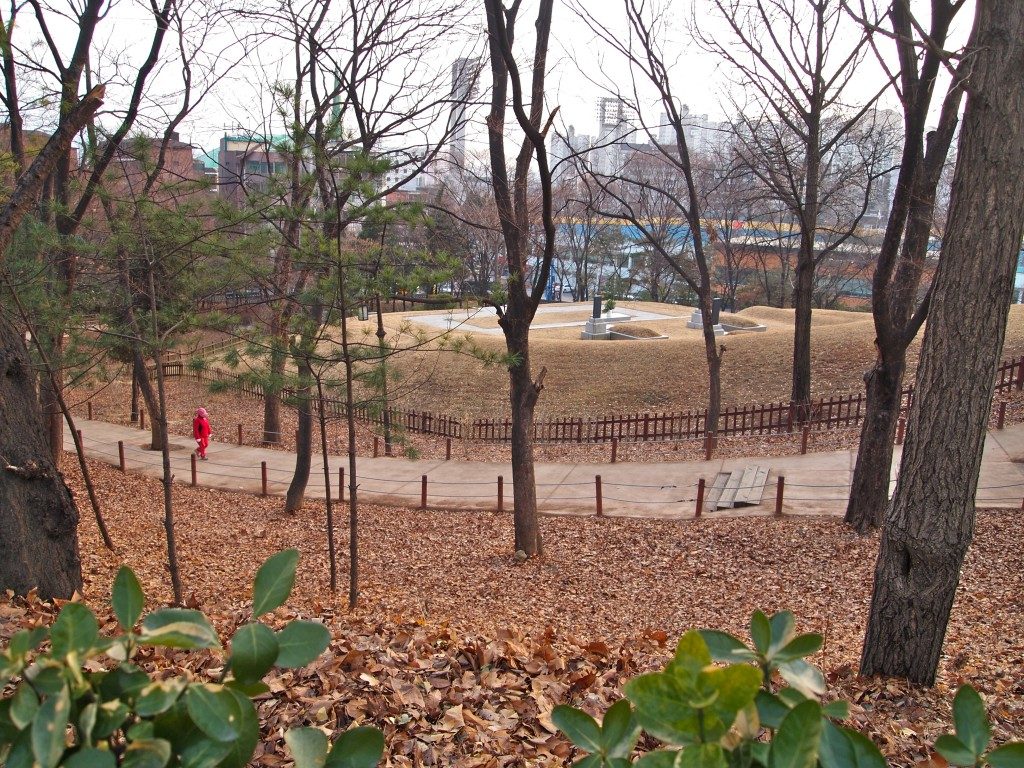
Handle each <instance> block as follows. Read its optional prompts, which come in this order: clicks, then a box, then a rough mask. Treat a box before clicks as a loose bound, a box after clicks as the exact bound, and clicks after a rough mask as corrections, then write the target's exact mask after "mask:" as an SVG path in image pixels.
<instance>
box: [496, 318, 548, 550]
mask: <svg viewBox="0 0 1024 768" xmlns="http://www.w3.org/2000/svg"><path fill="white" fill-rule="evenodd" d="M506 317H507V315H506ZM529 334H530V327H529V324H528V323H527V324H525V325H524V324H521V323H520V324H517V325H516V327H514V328H508V329H507V330H506V334H505V338H506V348H507V349H508V352H509V354H510V355H513V356H515V359H516V361H517V362H516V364H514V365H511V366H509V369H508V377H509V402H510V404H511V406H512V489H513V504H512V508H513V513H514V514H513V517H514V526H515V540H516V543H515V547H516V551H517V552H519V551H522V552H525V553H526V554H527V555H531V556H532V555H538V554H541V553H542V552H543V549H544V547H543V543H542V541H541V535H540V525H539V523H538V515H537V486H536V481H535V476H534V468H533V413H534V409H535V408H536V406H537V399H538V398H539V397H540V392H541V390H542V389H543V388H544V373H545V372H544V371H543V370H542V371H541V373H540V376H539V377H538V381H536V382H535V381H534V380H533V377H532V376H531V374H530V342H529Z"/></svg>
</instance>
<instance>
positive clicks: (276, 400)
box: [263, 329, 287, 445]
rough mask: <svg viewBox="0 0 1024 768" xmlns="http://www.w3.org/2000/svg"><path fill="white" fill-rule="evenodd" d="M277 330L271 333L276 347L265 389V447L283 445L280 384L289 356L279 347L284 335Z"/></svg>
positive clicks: (272, 354) (272, 355)
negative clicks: (280, 338) (280, 339)
mask: <svg viewBox="0 0 1024 768" xmlns="http://www.w3.org/2000/svg"><path fill="white" fill-rule="evenodd" d="M276 330H277V329H274V330H272V331H271V338H272V339H273V340H272V341H271V344H273V345H274V348H273V350H272V351H271V353H270V378H271V383H270V385H269V386H267V385H264V387H263V394H264V396H263V445H279V444H280V443H281V398H280V397H279V395H280V393H281V385H280V384H278V383H277V382H280V381H281V380H282V379H283V378H284V365H285V361H286V359H287V355H286V354H285V353H284V351H283V350H282V349H280V348H279V347H278V344H279V343H282V344H284V343H286V342H279V341H278V339H279V337H280V336H283V335H284V334H283V333H277V332H276Z"/></svg>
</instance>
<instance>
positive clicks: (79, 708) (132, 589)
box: [0, 549, 384, 768]
mask: <svg viewBox="0 0 1024 768" xmlns="http://www.w3.org/2000/svg"><path fill="white" fill-rule="evenodd" d="M298 559H299V553H298V552H297V551H296V550H294V549H292V550H285V551H283V552H279V553H277V554H276V555H273V556H272V557H270V558H269V559H268V560H267V561H266V562H265V563H264V564H263V565H262V566H261V567H260V569H259V571H258V572H257V574H256V580H255V583H254V584H253V599H252V613H253V621H252V622H250V623H247V624H243V625H242V626H240V627H239V628H238V629H237V630H236V631H235V633H234V635H233V636H232V638H231V641H230V651H229V653H228V655H227V658H226V659H225V663H224V667H223V670H224V671H223V673H222V675H221V679H220V681H218V682H216V683H211V682H203V681H197V680H190V679H188V678H187V677H184V676H165V675H160V676H151V675H149V674H147V673H146V672H145V671H143V670H142V669H140V668H139V667H138V666H137V665H135V664H133V663H132V659H133V658H134V657H135V656H136V653H137V651H138V649H139V648H140V647H145V646H158V647H165V648H177V649H184V650H197V649H221V643H220V639H219V638H218V637H217V633H216V632H215V631H214V629H213V627H212V626H211V625H210V623H209V621H207V619H206V617H205V616H204V615H203V614H202V613H201V612H200V611H195V610H190V609H186V608H164V609H161V610H158V611H154V612H153V613H150V614H149V615H147V616H146V617H145V618H142V609H143V605H144V596H143V593H142V587H141V586H140V584H139V580H138V579H137V578H136V576H135V574H134V573H133V572H132V571H131V569H129V568H127V567H122V568H121V570H120V571H119V572H118V574H117V577H116V578H115V579H114V587H113V594H112V598H111V606H112V608H113V610H114V615H115V616H116V617H117V621H118V623H119V624H120V626H121V629H122V630H123V633H121V634H118V635H116V636H114V637H106V636H103V635H101V634H100V631H99V622H98V621H97V620H96V616H95V615H94V614H93V612H92V611H91V610H89V609H88V608H87V607H86V606H84V605H82V604H80V603H68V604H66V605H65V606H64V607H63V608H61V611H60V613H59V614H58V616H57V619H56V620H55V621H54V623H53V625H52V626H51V627H49V628H38V629H32V630H22V631H19V632H17V633H16V634H15V635H14V636H13V637H11V640H10V643H9V644H8V646H7V648H5V649H4V650H3V652H2V654H0V687H3V686H7V685H8V684H9V683H11V684H12V686H11V688H12V692H11V694H10V695H9V696H6V697H5V698H4V699H3V700H0V765H5V766H7V768H40V767H41V768H55V766H66V767H67V768H114V767H115V766H126V767H128V768H163V766H182V767H183V768H186V767H187V768H212V766H224V767H225V768H241V766H244V765H245V764H246V763H247V762H248V760H249V758H250V757H251V756H252V754H253V750H254V749H255V747H256V743H257V741H258V740H259V722H258V720H257V716H256V710H255V708H254V707H253V705H252V701H251V700H250V697H252V696H256V695H259V694H261V693H265V692H267V691H268V690H269V688H268V686H267V685H266V684H265V683H264V682H263V677H264V676H265V675H266V674H267V673H268V672H269V671H270V669H271V668H272V667H274V666H278V667H289V668H294V667H302V666H305V665H306V664H309V663H310V662H311V661H313V660H314V659H316V658H317V657H318V656H319V655H320V654H321V653H322V652H323V651H324V649H325V648H326V647H327V644H328V642H329V641H330V633H329V632H328V631H327V628H326V627H324V626H323V625H322V624H318V623H315V622H310V621H292V622H289V623H288V624H287V625H286V626H285V627H284V628H282V629H281V630H279V631H276V632H275V631H274V630H272V629H271V628H270V627H268V626H267V625H265V624H262V623H260V622H258V621H256V620H257V619H259V618H260V617H261V616H264V615H266V614H268V613H270V612H271V611H273V610H274V609H275V608H277V607H279V606H280V605H282V604H283V603H284V601H285V600H287V598H288V595H289V594H290V593H291V590H292V586H293V585H294V583H295V568H296V565H297V564H298ZM140 619H142V620H141V623H140V621H139V620H140ZM47 640H49V647H48V648H46V647H45V646H44V643H45V642H46V641H47ZM312 730H314V729H305V728H304V729H299V730H297V731H292V732H291V733H289V734H288V736H287V737H286V740H287V742H288V744H289V745H290V747H291V748H292V750H293V751H294V752H295V757H296V764H297V765H298V766H299V768H303V766H305V765H317V766H325V765H326V766H333V767H335V768H342V767H344V768H372V767H373V766H375V765H376V764H377V762H378V761H379V760H380V756H381V753H382V751H383V747H384V742H383V737H382V736H381V734H380V732H379V731H377V730H376V729H373V728H355V729H352V730H350V731H348V732H346V733H345V734H343V735H342V736H341V738H339V739H338V741H337V743H336V744H335V746H334V748H333V749H332V750H330V752H329V753H328V750H327V747H326V743H327V737H326V736H325V735H324V734H323V733H321V732H320V731H316V733H318V734H320V736H319V737H318V736H316V735H314V734H312V733H310V731H312ZM321 737H322V742H323V749H322V753H321V754H320V757H319V758H318V762H308V761H307V758H308V756H309V755H311V754H314V753H316V752H317V750H319V749H320V742H319V741H318V739H320V738H321Z"/></svg>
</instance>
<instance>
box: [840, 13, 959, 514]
mask: <svg viewBox="0 0 1024 768" xmlns="http://www.w3.org/2000/svg"><path fill="white" fill-rule="evenodd" d="M962 7H963V2H961V1H960V0H936V2H933V3H932V10H931V21H930V27H929V29H928V31H927V33H926V32H925V31H924V30H923V29H922V28H921V27H920V25H919V24H918V23H917V22H916V20H915V19H914V18H913V16H912V15H911V11H910V5H909V3H908V2H905V0H896V1H895V2H893V3H892V4H891V7H890V9H889V13H888V16H889V21H890V23H891V25H892V35H891V37H892V41H893V44H894V45H895V47H896V52H897V54H898V59H899V66H900V70H899V88H898V93H899V96H900V100H901V103H902V107H903V132H904V140H903V141H904V143H903V152H902V157H901V159H900V170H899V176H898V178H897V181H896V189H895V194H894V197H893V201H892V207H891V210H890V214H889V219H888V223H887V225H886V229H885V235H884V238H883V240H882V243H881V246H880V251H879V255H878V261H877V264H876V265H875V273H874V277H873V279H872V286H871V288H872V292H871V313H872V317H873V318H874V323H875V334H876V342H875V343H876V345H877V352H878V355H877V358H876V360H875V363H874V365H873V366H872V368H871V370H869V371H868V372H867V373H866V374H865V376H864V380H865V383H866V385H867V404H866V410H865V414H864V425H863V427H862V428H861V434H860V445H859V448H858V451H857V464H856V467H855V469H854V473H853V482H852V488H851V490H850V501H849V504H848V505H847V508H846V517H845V520H846V523H847V524H848V525H850V526H852V527H853V528H854V529H856V530H857V531H859V532H861V533H864V532H866V531H867V530H869V529H870V528H873V527H877V526H879V525H881V522H882V517H883V515H884V511H885V506H886V503H887V502H888V498H889V468H890V465H891V464H892V453H893V447H892V446H893V440H894V437H895V432H896V422H897V419H898V418H899V415H900V407H901V404H902V390H903V374H904V371H905V370H906V356H907V347H908V346H909V345H910V343H911V342H912V341H913V339H914V337H915V336H916V335H917V333H918V331H919V330H920V328H921V325H922V323H923V322H924V320H925V317H926V315H927V313H928V306H929V300H928V297H927V295H926V296H925V298H924V299H923V300H919V297H918V293H919V287H920V285H921V280H922V275H923V273H924V266H925V259H926V256H927V251H928V242H929V239H930V237H931V235H932V231H933V221H934V213H935V204H936V192H937V189H938V184H939V182H940V179H941V177H942V174H943V168H944V167H945V165H946V157H947V155H948V153H949V147H950V144H951V142H952V140H953V135H954V133H955V131H956V125H957V119H958V117H957V114H958V111H959V107H960V102H961V98H962V93H963V88H962V82H961V80H962V73H954V76H953V77H952V81H951V83H950V85H949V87H948V89H947V92H946V95H945V97H944V98H943V102H942V108H941V111H940V113H939V123H938V125H937V126H936V128H935V129H934V130H928V129H926V127H925V123H926V121H927V119H928V116H929V113H930V111H931V107H932V102H933V100H934V97H935V90H936V80H937V79H938V78H939V77H940V75H941V74H942V73H943V71H944V69H945V67H946V66H947V65H949V61H948V56H947V54H946V53H945V52H944V47H945V46H946V39H947V37H948V34H949V29H950V25H951V24H952V22H953V20H954V18H955V16H956V15H957V13H958V12H959V11H960V9H961V8H962ZM862 8H864V7H863V6H862ZM864 12H865V14H866V8H864ZM863 21H865V22H866V23H868V24H869V25H870V26H872V27H877V26H878V24H877V23H876V22H874V21H872V20H869V19H867V18H864V19H863Z"/></svg>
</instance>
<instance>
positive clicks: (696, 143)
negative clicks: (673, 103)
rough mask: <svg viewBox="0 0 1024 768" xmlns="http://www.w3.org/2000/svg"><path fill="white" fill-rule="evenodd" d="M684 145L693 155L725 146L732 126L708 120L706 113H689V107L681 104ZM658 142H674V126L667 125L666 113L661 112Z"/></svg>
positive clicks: (672, 143) (673, 143)
mask: <svg viewBox="0 0 1024 768" xmlns="http://www.w3.org/2000/svg"><path fill="white" fill-rule="evenodd" d="M680 117H681V118H682V122H683V135H684V136H685V137H686V146H687V148H688V149H689V151H690V152H692V153H693V154H695V155H703V154H710V153H711V152H714V151H715V150H718V149H722V148H724V147H727V146H728V145H729V143H730V141H731V134H732V126H730V125H729V123H728V122H718V121H715V120H709V119H708V116H707V115H691V114H690V108H689V107H688V106H687V105H686V104H683V105H682V107H681V115H680ZM658 143H659V144H665V145H668V144H671V145H675V143H676V133H675V128H674V127H673V126H671V125H669V122H668V115H666V114H665V113H664V112H662V113H661V119H660V120H659V122H658Z"/></svg>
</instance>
